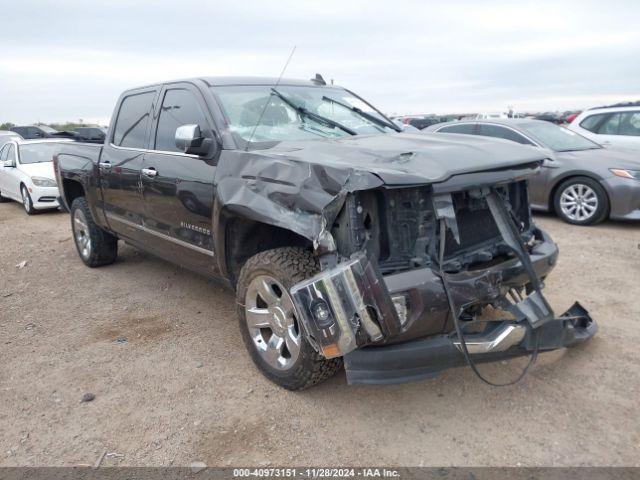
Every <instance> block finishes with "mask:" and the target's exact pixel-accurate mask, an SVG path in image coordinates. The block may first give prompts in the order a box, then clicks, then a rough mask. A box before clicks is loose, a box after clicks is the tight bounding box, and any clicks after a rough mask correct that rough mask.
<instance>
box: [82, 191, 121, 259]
mask: <svg viewBox="0 0 640 480" xmlns="http://www.w3.org/2000/svg"><path fill="white" fill-rule="evenodd" d="M71 229H72V231H73V240H74V242H75V244H76V248H77V249H78V254H79V255H80V258H81V259H82V261H83V262H84V263H85V265H87V266H88V267H92V268H93V267H100V266H102V265H109V264H110V263H113V262H115V261H116V258H117V256H118V238H117V237H115V236H113V235H111V234H110V233H109V232H107V231H106V230H103V229H102V228H100V227H99V226H98V225H96V223H95V222H94V220H93V216H92V215H91V210H89V205H88V204H87V201H86V200H85V199H84V197H79V198H76V199H75V200H74V201H73V203H72V204H71Z"/></svg>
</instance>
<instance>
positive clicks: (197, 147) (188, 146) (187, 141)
mask: <svg viewBox="0 0 640 480" xmlns="http://www.w3.org/2000/svg"><path fill="white" fill-rule="evenodd" d="M211 144H212V141H211V139H209V138H205V137H203V136H202V133H201V132H200V126H199V125H195V124H193V125H182V126H180V127H178V128H177V129H176V147H178V149H179V150H181V151H183V152H184V153H187V154H190V155H206V154H207V153H208V152H209V149H210V148H211Z"/></svg>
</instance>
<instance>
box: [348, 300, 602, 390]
mask: <svg viewBox="0 0 640 480" xmlns="http://www.w3.org/2000/svg"><path fill="white" fill-rule="evenodd" d="M515 329H523V334H522V335H521V336H520V337H519V338H518V339H517V340H518V343H516V344H514V343H513V339H514V336H513V335H502V336H501V335H499V334H498V333H500V332H513V331H515ZM597 331H598V326H597V324H596V323H595V322H594V321H593V319H592V318H591V317H590V316H589V313H588V312H587V311H586V310H585V309H584V308H583V307H582V306H581V305H580V304H579V303H575V304H574V305H573V306H572V307H571V308H570V309H569V310H567V312H565V313H564V314H563V315H561V316H560V317H558V318H555V319H554V320H552V321H550V322H547V323H546V324H544V325H543V326H541V327H539V328H538V329H537V330H536V334H537V335H538V336H539V337H538V348H539V351H541V352H543V351H550V350H556V349H559V348H564V347H571V346H573V345H577V344H579V343H582V342H584V341H586V340H588V339H590V338H591V337H593V335H595V333H596V332H597ZM536 334H534V333H533V329H532V328H531V326H529V325H528V324H527V323H526V322H520V323H509V322H500V323H498V324H496V325H492V327H491V331H490V332H488V333H483V334H479V335H478V334H475V335H466V336H465V341H466V343H467V346H468V347H469V346H470V345H473V347H474V348H473V350H475V351H477V352H486V353H474V354H472V358H473V360H474V362H475V363H483V362H491V361H496V360H502V359H505V358H513V357H518V356H523V355H528V354H530V353H531V352H532V351H533V350H534V349H535V335H536ZM457 340H458V339H457V338H456V336H455V334H454V335H437V336H432V337H429V338H425V339H420V340H413V341H410V342H406V343H401V344H394V345H387V346H379V347H375V346H370V347H364V348H361V349H358V350H354V351H353V352H351V353H349V354H347V355H345V356H344V362H345V370H346V373H347V382H348V383H349V384H351V385H356V384H369V385H378V384H392V383H403V382H409V381H414V380H421V379H424V378H430V377H433V376H435V375H437V374H438V373H439V372H441V371H442V370H446V369H448V368H453V367H460V366H464V365H466V362H465V359H464V356H463V354H462V352H461V351H460V347H459V342H458V341H457ZM469 350H470V351H471V350H472V349H471V348H469Z"/></svg>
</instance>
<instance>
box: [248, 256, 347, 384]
mask: <svg viewBox="0 0 640 480" xmlns="http://www.w3.org/2000/svg"><path fill="white" fill-rule="evenodd" d="M316 272H317V263H316V260H315V258H314V257H313V256H312V255H311V253H309V252H307V251H306V250H304V249H302V248H291V247H287V248H275V249H273V250H268V251H266V252H261V253H258V254H257V255H254V256H253V257H251V258H250V259H249V260H248V261H247V263H245V265H244V266H243V267H242V270H241V272H240V277H239V279H238V285H237V291H236V298H237V304H238V316H239V317H240V330H241V332H242V337H243V340H244V342H245V345H246V347H247V349H248V350H249V353H250V354H251V358H252V359H253V361H254V363H255V364H256V366H257V367H258V368H259V369H260V370H261V371H262V373H263V374H264V375H265V376H266V377H267V378H268V379H270V380H271V381H273V382H274V383H276V384H278V385H280V386H281V387H284V388H287V389H289V390H302V389H304V388H308V387H310V386H312V385H315V384H317V383H320V382H322V381H324V380H326V379H327V378H329V377H331V376H333V375H334V374H335V373H336V372H337V371H338V370H339V369H340V367H341V366H342V359H340V358H334V359H330V360H328V359H326V358H324V357H323V356H322V355H320V354H319V353H317V352H316V351H315V349H314V348H313V347H312V346H311V344H310V343H309V342H308V341H307V339H306V337H305V334H304V331H303V327H302V324H301V323H300V321H299V320H298V318H299V316H298V313H297V311H296V307H295V305H294V304H293V300H292V298H291V295H290V294H289V289H290V288H291V287H292V286H293V285H295V284H296V283H298V282H300V281H302V280H304V279H306V278H309V277H310V276H312V275H313V274H314V273H316Z"/></svg>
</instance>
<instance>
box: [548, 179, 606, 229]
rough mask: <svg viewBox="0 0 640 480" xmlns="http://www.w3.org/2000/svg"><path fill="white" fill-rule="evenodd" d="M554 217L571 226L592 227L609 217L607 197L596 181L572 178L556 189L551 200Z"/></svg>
mask: <svg viewBox="0 0 640 480" xmlns="http://www.w3.org/2000/svg"><path fill="white" fill-rule="evenodd" d="M553 207H554V209H555V212H556V215H558V217H560V218H561V219H562V220H564V221H565V222H567V223H571V224H573V225H594V224H596V223H599V222H601V221H603V220H604V219H605V218H607V216H608V215H609V197H608V196H607V192H605V190H604V188H602V185H600V183H599V182H598V181H597V180H594V179H593V178H589V177H573V178H569V179H568V180H565V181H564V182H562V183H561V184H560V186H559V187H558V188H557V189H556V192H555V195H554V198H553Z"/></svg>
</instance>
